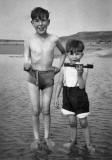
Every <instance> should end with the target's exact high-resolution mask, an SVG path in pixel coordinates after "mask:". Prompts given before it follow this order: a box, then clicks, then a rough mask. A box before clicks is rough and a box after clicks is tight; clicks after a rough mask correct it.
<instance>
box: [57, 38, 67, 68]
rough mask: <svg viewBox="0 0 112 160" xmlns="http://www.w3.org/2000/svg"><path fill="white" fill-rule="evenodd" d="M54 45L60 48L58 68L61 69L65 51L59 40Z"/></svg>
mask: <svg viewBox="0 0 112 160" xmlns="http://www.w3.org/2000/svg"><path fill="white" fill-rule="evenodd" d="M56 46H57V48H58V49H59V50H60V52H61V53H62V54H61V57H60V62H59V69H61V67H62V66H63V63H64V61H65V58H66V51H65V49H64V47H63V46H62V44H61V42H60V40H58V41H57V43H56Z"/></svg>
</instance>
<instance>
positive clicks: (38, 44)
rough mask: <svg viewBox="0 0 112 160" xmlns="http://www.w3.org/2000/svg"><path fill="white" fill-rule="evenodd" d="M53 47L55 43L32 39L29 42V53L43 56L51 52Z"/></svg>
mask: <svg viewBox="0 0 112 160" xmlns="http://www.w3.org/2000/svg"><path fill="white" fill-rule="evenodd" d="M54 47H55V42H54V41H52V40H37V39H32V40H31V42H30V49H31V52H35V53H38V54H39V53H41V54H44V53H46V52H49V54H50V52H52V50H53V49H54Z"/></svg>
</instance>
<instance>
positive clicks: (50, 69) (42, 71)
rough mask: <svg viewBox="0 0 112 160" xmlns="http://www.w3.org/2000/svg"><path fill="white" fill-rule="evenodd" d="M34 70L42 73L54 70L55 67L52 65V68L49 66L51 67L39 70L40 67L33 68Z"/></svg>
mask: <svg viewBox="0 0 112 160" xmlns="http://www.w3.org/2000/svg"><path fill="white" fill-rule="evenodd" d="M32 70H33V71H35V72H36V71H37V72H40V73H46V72H54V71H55V68H54V67H52V68H49V69H46V70H39V69H33V68H32Z"/></svg>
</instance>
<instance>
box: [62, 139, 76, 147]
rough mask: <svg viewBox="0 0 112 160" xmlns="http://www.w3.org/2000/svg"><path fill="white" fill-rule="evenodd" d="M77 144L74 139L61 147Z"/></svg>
mask: <svg viewBox="0 0 112 160" xmlns="http://www.w3.org/2000/svg"><path fill="white" fill-rule="evenodd" d="M75 144H77V142H76V141H71V142H68V143H65V144H63V147H65V148H67V149H71V148H72V146H73V145H75Z"/></svg>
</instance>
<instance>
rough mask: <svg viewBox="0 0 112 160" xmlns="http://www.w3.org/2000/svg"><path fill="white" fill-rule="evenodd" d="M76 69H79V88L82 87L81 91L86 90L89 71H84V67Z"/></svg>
mask: <svg viewBox="0 0 112 160" xmlns="http://www.w3.org/2000/svg"><path fill="white" fill-rule="evenodd" d="M76 69H77V74H78V83H79V87H80V89H84V88H85V86H86V80H87V75H88V69H83V67H82V66H78V67H76Z"/></svg>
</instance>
